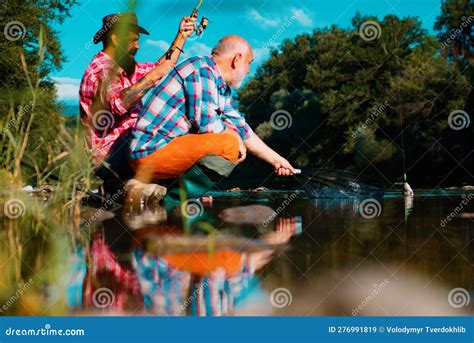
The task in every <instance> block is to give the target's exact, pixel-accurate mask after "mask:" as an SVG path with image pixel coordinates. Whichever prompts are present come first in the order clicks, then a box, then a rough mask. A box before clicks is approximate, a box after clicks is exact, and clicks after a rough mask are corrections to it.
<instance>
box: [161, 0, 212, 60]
mask: <svg viewBox="0 0 474 343" xmlns="http://www.w3.org/2000/svg"><path fill="white" fill-rule="evenodd" d="M202 2H203V0H200V2H199V4H198V5H197V6H196V8H195V9H194V10H193V13H191V18H197V17H198V11H199V8H200V7H201V5H202ZM208 25H209V19H208V18H206V17H202V19H201V22H200V23H199V25H197V26H195V27H194V32H195V34H196V37H201V36H202V35H203V34H204V31H205V30H206V29H207V26H208ZM182 38H183V34H182V33H180V34H179V36H178V38H177V39H176V41H175V42H174V43H173V45H172V46H171V48H170V49H169V50H168V52H167V53H166V59H167V60H170V59H171V56H172V55H173V52H174V50H175V48H177V49H178V50H179V51H180V52H181V53H182V52H183V50H181V49H179V48H178V47H176V43H178V42H180V41H181V39H182Z"/></svg>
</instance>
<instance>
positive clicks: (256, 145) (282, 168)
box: [244, 132, 295, 176]
mask: <svg viewBox="0 0 474 343" xmlns="http://www.w3.org/2000/svg"><path fill="white" fill-rule="evenodd" d="M244 143H245V146H246V147H247V149H248V151H249V152H250V153H251V154H253V155H255V156H256V157H258V158H260V159H261V160H263V161H265V162H267V163H269V164H271V165H272V166H273V168H274V169H275V172H276V173H277V174H278V175H281V176H288V175H292V174H295V169H294V168H293V166H292V165H291V164H290V163H289V162H288V161H287V160H286V159H284V158H283V157H281V156H280V155H279V154H278V153H276V152H275V151H274V150H273V149H272V148H270V147H269V146H268V145H266V144H265V142H263V141H262V140H261V139H260V137H258V136H257V135H256V134H255V133H254V132H252V133H251V135H250V137H249V138H248V139H246V140H245V141H244Z"/></svg>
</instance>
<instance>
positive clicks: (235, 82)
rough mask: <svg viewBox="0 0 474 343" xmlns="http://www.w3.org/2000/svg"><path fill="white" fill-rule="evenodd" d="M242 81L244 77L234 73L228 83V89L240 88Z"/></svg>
mask: <svg viewBox="0 0 474 343" xmlns="http://www.w3.org/2000/svg"><path fill="white" fill-rule="evenodd" d="M244 79H245V75H243V76H242V74H241V73H238V72H234V75H233V80H232V82H231V83H229V87H230V88H232V89H239V88H240V87H241V86H242V83H243V82H244Z"/></svg>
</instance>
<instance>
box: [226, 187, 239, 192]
mask: <svg viewBox="0 0 474 343" xmlns="http://www.w3.org/2000/svg"><path fill="white" fill-rule="evenodd" d="M227 192H232V193H237V192H242V190H241V189H240V188H239V187H235V188H231V189H228V190H227Z"/></svg>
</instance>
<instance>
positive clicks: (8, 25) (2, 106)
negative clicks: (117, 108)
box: [0, 0, 76, 175]
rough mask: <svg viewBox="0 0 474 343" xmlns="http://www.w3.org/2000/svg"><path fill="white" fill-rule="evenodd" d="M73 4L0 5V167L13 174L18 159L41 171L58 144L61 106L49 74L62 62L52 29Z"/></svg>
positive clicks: (13, 1)
mask: <svg viewBox="0 0 474 343" xmlns="http://www.w3.org/2000/svg"><path fill="white" fill-rule="evenodd" d="M75 3H76V2H75V0H55V1H52V0H39V1H38V0H34V1H33V0H26V1H25V0H21V1H20V0H5V1H3V2H2V4H1V6H0V18H1V30H2V32H3V33H4V34H3V36H2V38H1V39H0V49H1V50H2V54H1V55H0V73H1V75H2V77H1V81H0V128H1V129H2V138H1V140H0V149H1V150H0V151H1V155H0V162H1V163H0V166H1V167H2V168H5V169H7V170H8V171H10V172H12V173H14V174H16V175H18V174H21V173H20V171H19V170H18V169H19V168H18V163H17V161H18V159H21V162H22V165H23V166H25V165H29V166H33V169H34V170H33V171H34V172H36V173H38V172H40V171H41V170H42V169H43V168H44V167H45V166H46V165H48V163H50V162H51V157H52V153H53V151H52V149H53V148H52V147H54V146H55V145H57V141H56V139H57V134H58V131H59V124H60V122H61V120H60V117H59V114H58V113H59V111H60V107H59V105H58V103H57V101H56V100H57V99H56V95H55V87H54V84H53V82H52V81H51V80H50V79H49V78H48V76H49V75H50V73H51V72H53V71H55V70H58V69H59V68H60V67H61V65H62V63H63V62H64V61H65V59H64V56H63V54H62V52H61V46H60V43H59V38H58V31H57V29H56V28H57V27H58V26H59V25H60V24H61V23H62V22H63V21H64V19H65V18H66V17H67V16H69V11H70V9H71V7H72V6H73V5H74V4H75ZM23 145H24V146H25V149H24V150H25V151H24V152H23V153H22V146H23ZM29 174H31V170H30V171H29Z"/></svg>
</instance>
